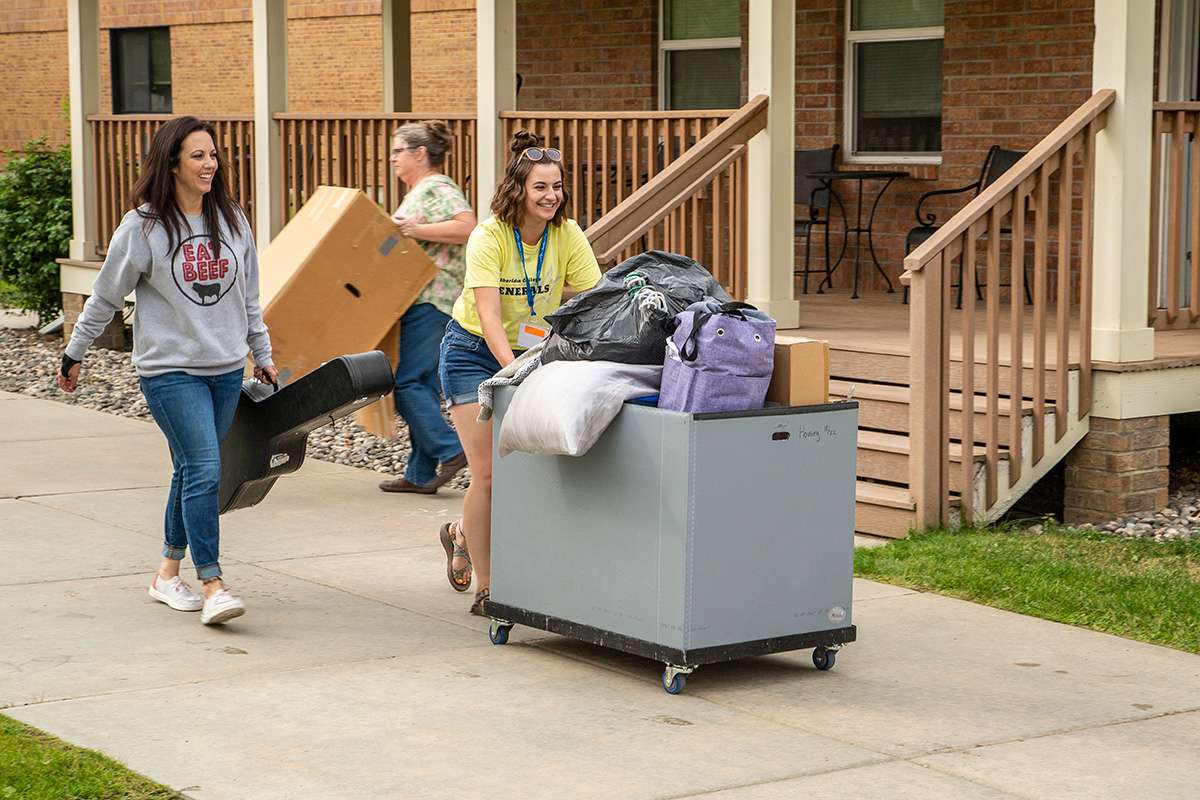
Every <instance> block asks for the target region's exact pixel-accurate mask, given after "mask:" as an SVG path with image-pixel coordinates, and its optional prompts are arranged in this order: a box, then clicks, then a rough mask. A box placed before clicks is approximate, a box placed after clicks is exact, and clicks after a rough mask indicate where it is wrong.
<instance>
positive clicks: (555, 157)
mask: <svg viewBox="0 0 1200 800" xmlns="http://www.w3.org/2000/svg"><path fill="white" fill-rule="evenodd" d="M521 157H522V158H528V159H529V160H530V161H541V160H542V159H543V158H545V159H549V160H550V161H562V152H561V151H559V150H556V149H555V148H553V147H526V148H525V149H524V150H523V151H522V152H521Z"/></svg>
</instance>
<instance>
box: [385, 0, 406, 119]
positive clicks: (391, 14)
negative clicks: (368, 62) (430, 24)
mask: <svg viewBox="0 0 1200 800" xmlns="http://www.w3.org/2000/svg"><path fill="white" fill-rule="evenodd" d="M383 110H384V111H387V112H393V111H412V2H411V0H383Z"/></svg>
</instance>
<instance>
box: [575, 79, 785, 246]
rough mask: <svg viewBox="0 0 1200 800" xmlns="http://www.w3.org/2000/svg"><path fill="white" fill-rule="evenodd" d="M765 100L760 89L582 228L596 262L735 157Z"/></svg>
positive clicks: (763, 118) (761, 123) (763, 120)
mask: <svg viewBox="0 0 1200 800" xmlns="http://www.w3.org/2000/svg"><path fill="white" fill-rule="evenodd" d="M769 104H770V100H769V98H768V97H767V96H766V95H756V96H755V97H753V98H751V99H750V101H749V102H747V103H746V104H745V105H744V106H742V107H741V108H739V109H738V110H737V111H736V112H735V113H734V114H733V115H732V116H731V117H729V119H727V120H725V121H724V122H722V123H721V124H720V125H718V126H717V127H716V128H714V129H713V130H712V131H710V132H709V133H708V134H706V135H705V136H703V137H701V138H700V139H699V140H698V141H697V142H696V144H695V146H693V147H690V148H688V149H687V150H686V151H684V152H683V153H682V154H681V155H680V156H679V158H678V159H676V160H675V161H673V162H671V163H670V164H668V165H667V167H666V168H665V169H663V171H662V172H660V173H658V174H657V175H655V176H654V177H653V178H651V179H650V180H649V181H647V182H646V183H645V184H644V185H643V186H641V187H639V188H638V189H637V190H636V191H634V192H633V194H631V195H629V197H626V198H625V199H624V200H622V201H621V202H620V203H618V204H617V205H616V206H614V207H613V209H612V210H611V211H609V212H608V213H607V214H605V215H604V216H602V217H600V218H599V219H597V220H596V221H595V222H593V223H592V224H591V225H589V226H588V228H587V230H586V231H584V233H585V234H586V235H587V237H588V241H589V242H591V244H592V249H593V250H594V251H595V253H596V259H597V260H598V261H599V262H600V263H602V264H604V263H612V262H613V261H615V260H616V258H617V256H618V255H619V254H620V253H621V251H622V250H624V249H625V248H627V247H628V246H629V245H631V244H632V243H633V242H635V241H636V240H637V239H638V238H639V237H640V236H642V234H644V233H645V232H646V231H648V230H650V229H651V228H653V227H654V226H655V225H657V224H659V223H661V222H662V221H663V220H664V219H666V217H667V216H668V215H669V214H671V212H673V211H675V209H677V208H678V207H679V206H680V205H682V204H683V203H684V202H686V201H687V200H688V198H690V197H691V196H692V195H694V194H695V193H696V192H697V191H699V190H700V189H701V188H702V187H703V186H704V184H706V183H707V182H708V181H710V180H712V178H713V177H714V176H715V175H717V174H719V173H720V172H721V170H723V169H725V168H726V167H727V166H728V165H729V164H731V163H733V162H734V161H736V160H737V159H738V158H740V157H741V155H742V154H743V153H744V152H745V145H746V144H747V143H748V142H749V141H750V139H751V138H753V137H754V136H755V134H757V133H758V132H760V131H762V130H763V129H764V128H765V127H766V125H767V109H768V107H769Z"/></svg>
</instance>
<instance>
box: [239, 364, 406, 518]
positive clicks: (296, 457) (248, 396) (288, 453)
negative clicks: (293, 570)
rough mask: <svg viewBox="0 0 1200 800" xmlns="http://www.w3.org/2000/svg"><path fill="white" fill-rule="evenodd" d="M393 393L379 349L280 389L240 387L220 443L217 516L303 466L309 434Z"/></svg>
mask: <svg viewBox="0 0 1200 800" xmlns="http://www.w3.org/2000/svg"><path fill="white" fill-rule="evenodd" d="M391 391H392V366H391V364H390V363H389V362H388V358H387V356H385V355H384V354H383V353H381V352H379V351H378V350H372V351H371V352H369V353H357V354H355V355H350V356H339V357H337V358H335V359H333V360H331V361H327V362H325V363H324V364H322V365H321V366H320V367H318V368H316V369H315V370H313V371H312V372H310V373H308V374H307V375H305V376H304V377H302V378H297V379H296V380H295V381H294V382H293V383H289V384H288V385H286V386H284V387H282V388H280V387H279V386H278V385H276V386H274V387H273V386H272V385H271V384H266V383H259V382H257V381H246V382H245V383H243V384H242V396H241V398H240V399H239V400H238V408H237V413H236V414H235V415H234V418H233V427H232V428H231V429H230V431H229V435H228V436H226V437H225V441H224V443H223V444H222V445H221V490H220V505H221V513H222V514H224V513H225V512H227V511H233V510H235V509H238V508H249V507H251V506H253V505H256V504H257V503H259V502H261V501H262V499H263V498H264V497H266V496H267V492H269V491H271V487H272V486H273V485H274V484H275V480H276V479H277V478H278V477H279V476H280V475H287V474H288V473H290V472H295V471H296V470H298V469H299V468H300V465H301V464H303V463H304V452H305V448H306V446H307V444H308V434H310V433H312V432H313V431H315V430H316V429H317V428H320V427H321V426H323V425H328V424H330V423H331V422H333V421H334V420H337V419H341V418H342V417H344V416H346V415H347V414H352V413H354V412H355V411H357V410H358V409H360V408H362V407H363V406H366V405H370V404H371V403H373V402H375V401H376V400H378V399H379V398H381V397H383V396H384V395H386V394H388V393H389V392H391Z"/></svg>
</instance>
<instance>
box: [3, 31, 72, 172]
mask: <svg viewBox="0 0 1200 800" xmlns="http://www.w3.org/2000/svg"><path fill="white" fill-rule="evenodd" d="M66 48H67V34H66V31H65V30H48V31H28V32H20V33H9V34H6V35H2V36H0V73H2V74H3V75H4V92H3V98H2V99H0V150H4V149H13V148H19V147H20V146H21V145H23V144H24V143H25V142H26V141H27V140H29V139H36V138H39V137H42V136H45V137H47V138H48V140H49V141H50V143H51V144H55V145H57V144H62V143H64V142H66V141H67V128H68V123H67V117H66V114H67V100H68V98H69V95H70V87H69V85H68V83H67V70H66V66H65V64H64V65H63V66H62V67H61V69H60V68H59V60H60V59H61V60H62V61H64V62H65V61H66V58H65V56H64V55H63V54H64V53H65V52H66ZM3 161H4V157H3V154H0V164H2V163H3Z"/></svg>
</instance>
